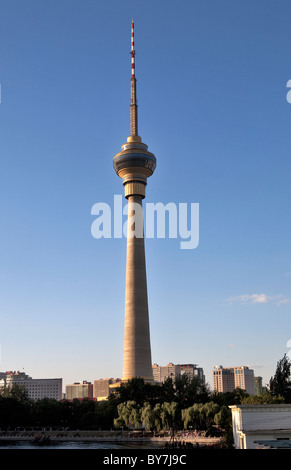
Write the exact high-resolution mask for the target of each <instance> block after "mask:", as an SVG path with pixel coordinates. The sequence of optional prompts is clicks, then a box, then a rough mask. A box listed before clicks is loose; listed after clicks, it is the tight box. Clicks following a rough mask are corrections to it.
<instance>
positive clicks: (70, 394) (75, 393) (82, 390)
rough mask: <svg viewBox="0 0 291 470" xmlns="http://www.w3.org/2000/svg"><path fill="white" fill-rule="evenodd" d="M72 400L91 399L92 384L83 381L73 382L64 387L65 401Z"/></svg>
mask: <svg viewBox="0 0 291 470" xmlns="http://www.w3.org/2000/svg"><path fill="white" fill-rule="evenodd" d="M74 398H78V399H83V398H90V399H92V398H93V384H92V383H91V382H87V381H86V380H83V382H82V383H81V382H74V383H73V384H72V385H66V400H73V399H74Z"/></svg>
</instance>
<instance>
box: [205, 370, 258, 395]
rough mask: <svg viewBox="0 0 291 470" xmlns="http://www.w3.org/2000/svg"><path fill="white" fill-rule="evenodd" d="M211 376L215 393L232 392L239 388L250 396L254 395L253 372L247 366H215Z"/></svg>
mask: <svg viewBox="0 0 291 470" xmlns="http://www.w3.org/2000/svg"><path fill="white" fill-rule="evenodd" d="M212 375H213V390H214V391H215V392H232V391H233V390H235V389H236V388H241V389H242V390H245V391H246V392H247V393H249V394H250V395H254V394H255V381H254V371H253V370H252V369H249V367H247V366H239V367H223V366H215V367H214V370H213V374H212Z"/></svg>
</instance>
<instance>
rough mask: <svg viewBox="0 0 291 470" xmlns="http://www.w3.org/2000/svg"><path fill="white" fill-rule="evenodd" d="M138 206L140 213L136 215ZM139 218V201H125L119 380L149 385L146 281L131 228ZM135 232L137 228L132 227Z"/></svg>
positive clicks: (141, 255) (138, 241)
mask: <svg viewBox="0 0 291 470" xmlns="http://www.w3.org/2000/svg"><path fill="white" fill-rule="evenodd" d="M137 205H139V206H140V209H141V211H137V210H136V209H137ZM133 214H134V216H135V224H134V225H136V223H137V220H136V219H137V218H141V219H140V220H139V221H138V224H140V225H142V224H143V220H142V198H141V196H130V197H129V198H128V232H127V259H126V289H125V292H126V293H125V321H124V351H123V374H122V380H128V379H131V378H133V377H142V378H143V379H144V380H145V381H152V380H153V374H152V360H151V346H150V329H149V313H148V296H147V279H146V262H145V247H144V237H143V236H142V237H140V238H138V237H136V236H131V234H132V230H133V229H134V226H133V225H132V219H131V217H132V215H133ZM142 226H143V225H142ZM135 228H136V227H135Z"/></svg>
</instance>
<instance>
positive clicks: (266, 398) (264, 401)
mask: <svg viewBox="0 0 291 470" xmlns="http://www.w3.org/2000/svg"><path fill="white" fill-rule="evenodd" d="M276 403H285V399H284V398H283V397H282V396H281V395H276V396H273V395H271V394H270V393H263V394H262V395H250V396H249V397H246V398H244V399H243V400H242V405H273V404H276Z"/></svg>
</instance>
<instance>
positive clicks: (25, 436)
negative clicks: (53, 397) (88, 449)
mask: <svg viewBox="0 0 291 470" xmlns="http://www.w3.org/2000/svg"><path fill="white" fill-rule="evenodd" d="M44 438H48V439H49V440H50V441H51V442H56V441H58V442H60V441H65V442H69V441H71V442H80V441H90V442H109V443H110V442H111V443H120V444H121V443H142V444H153V445H155V446H158V447H159V446H161V447H164V446H165V445H166V444H167V443H169V442H172V441H173V439H171V437H170V435H162V436H159V435H147V434H145V435H141V434H136V433H130V432H114V431H103V432H102V431H99V432H96V431H79V430H75V431H53V430H43V431H7V432H3V431H2V432H1V431H0V441H35V440H36V439H44ZM175 441H176V442H180V443H184V444H185V445H187V444H193V445H196V444H199V445H201V446H205V445H213V444H217V443H219V442H221V438H217V437H197V436H194V435H193V436H183V435H180V436H179V435H177V436H176V437H175Z"/></svg>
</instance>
